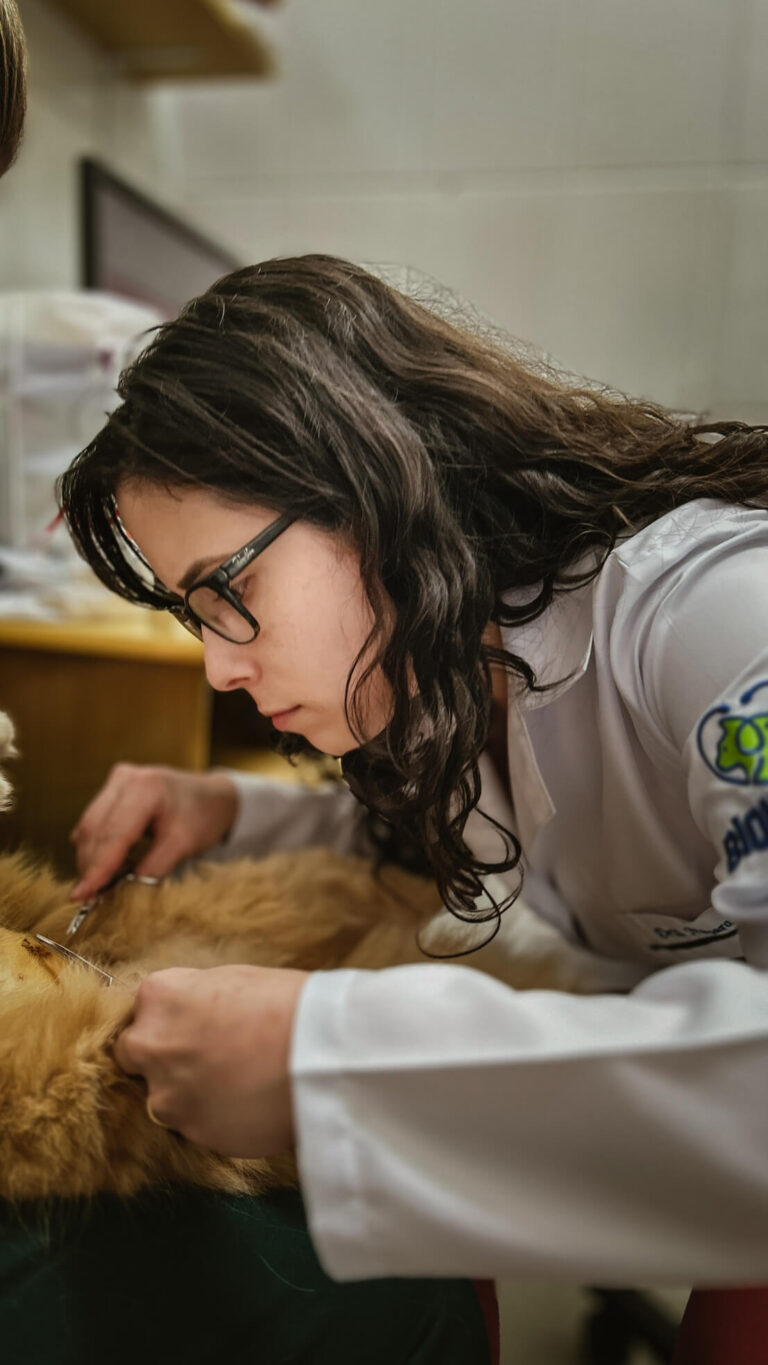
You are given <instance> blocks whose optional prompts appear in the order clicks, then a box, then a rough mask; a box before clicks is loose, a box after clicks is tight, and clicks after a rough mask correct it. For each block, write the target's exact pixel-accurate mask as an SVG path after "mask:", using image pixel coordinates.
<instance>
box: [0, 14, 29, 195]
mask: <svg viewBox="0 0 768 1365" xmlns="http://www.w3.org/2000/svg"><path fill="white" fill-rule="evenodd" d="M26 108H27V50H26V44H25V42H24V30H23V28H22V27H21V16H20V15H19V10H18V6H17V5H16V0H0V175H4V174H5V172H6V171H7V170H8V167H9V166H11V165H12V164H13V162H14V160H15V158H16V153H17V152H18V150H19V143H20V142H21V134H22V131H23V128H24V115H25V113H26Z"/></svg>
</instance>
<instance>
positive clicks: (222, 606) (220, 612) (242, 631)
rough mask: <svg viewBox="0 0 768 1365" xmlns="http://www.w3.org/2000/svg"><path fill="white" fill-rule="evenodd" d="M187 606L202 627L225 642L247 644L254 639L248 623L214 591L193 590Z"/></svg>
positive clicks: (203, 588)
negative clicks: (206, 627) (208, 629)
mask: <svg viewBox="0 0 768 1365" xmlns="http://www.w3.org/2000/svg"><path fill="white" fill-rule="evenodd" d="M188 605H189V608H190V610H191V611H193V612H194V613H195V616H196V617H197V618H198V619H199V620H200V621H201V622H202V623H203V625H204V626H209V627H210V628H211V630H215V631H216V633H217V634H218V635H223V636H224V639H225V640H232V642H233V643H234V644H247V643H248V641H249V640H252V639H253V638H254V635H255V631H254V629H253V626H252V625H251V623H250V621H247V620H246V619H245V617H244V616H241V615H240V612H239V611H238V610H237V608H236V607H235V606H233V604H232V603H231V602H228V601H227V600H226V598H225V597H222V596H221V595H220V594H219V593H217V592H216V591H215V589H213V588H209V587H205V586H201V587H199V588H195V589H193V591H192V592H191V593H190V594H189V599H188Z"/></svg>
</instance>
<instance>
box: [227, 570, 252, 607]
mask: <svg viewBox="0 0 768 1365" xmlns="http://www.w3.org/2000/svg"><path fill="white" fill-rule="evenodd" d="M250 581H251V578H250V575H249V576H248V578H242V579H237V580H236V581H235V582H234V583H230V585H229V591H230V592H231V593H232V596H233V597H236V598H237V600H238V602H244V601H245V598H246V594H247V591H248V584H249V583H250Z"/></svg>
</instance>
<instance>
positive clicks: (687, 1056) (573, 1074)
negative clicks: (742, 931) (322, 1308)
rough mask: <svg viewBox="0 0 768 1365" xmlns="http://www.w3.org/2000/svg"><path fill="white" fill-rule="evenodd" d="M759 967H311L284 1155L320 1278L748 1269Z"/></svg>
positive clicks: (765, 1184)
mask: <svg viewBox="0 0 768 1365" xmlns="http://www.w3.org/2000/svg"><path fill="white" fill-rule="evenodd" d="M767 1062H768V982H767V981H766V977H765V974H764V973H762V972H761V971H759V970H756V969H753V968H750V967H746V966H743V965H741V964H738V963H732V962H717V963H714V962H701V963H692V964H690V965H686V966H681V967H674V968H669V969H667V970H665V971H662V972H659V973H658V974H657V975H656V976H654V977H651V978H649V979H648V980H647V981H645V982H643V983H642V984H641V985H640V986H639V987H638V988H637V989H636V990H635V991H634V992H633V994H632V995H630V996H595V997H574V996H566V995H557V994H556V993H554V992H539V991H528V992H517V991H513V990H511V989H509V988H508V987H506V986H504V985H502V984H501V983H499V982H497V981H494V980H492V979H491V978H489V977H484V976H482V975H481V974H480V973H479V972H476V971H473V970H471V969H469V968H464V967H460V966H448V965H424V966H421V965H416V966H407V967H396V968H391V969H389V970H387V971H383V972H361V971H336V972H327V973H323V972H319V973H316V974H315V975H314V976H312V977H311V978H310V979H309V982H308V985H307V987H306V988H305V990H304V992H303V994H302V997H301V1001H300V1005H299V1011H298V1015H297V1020H296V1025H295V1030H294V1041H293V1057H292V1070H293V1077H294V1097H295V1113H296V1122H297V1131H298V1152H299V1168H300V1172H301V1179H302V1186H303V1190H304V1196H305V1200H306V1203H307V1208H308V1214H309V1223H310V1228H311V1231H312V1235H313V1238H314V1241H315V1245H316V1247H317V1250H318V1253H319V1255H320V1258H321V1260H322V1262H323V1264H324V1266H325V1268H326V1269H327V1271H328V1272H329V1274H331V1275H332V1276H334V1277H336V1278H337V1279H342V1280H344V1279H361V1278H365V1277H368V1276H386V1275H472V1276H497V1275H507V1276H512V1277H515V1278H518V1279H523V1278H526V1277H530V1278H535V1279H538V1280H543V1279H553V1280H572V1281H577V1282H581V1283H584V1282H587V1283H589V1282H592V1283H605V1284H616V1285H631V1284H637V1283H642V1284H652V1283H665V1282H666V1283H668V1284H681V1283H682V1284H686V1283H692V1282H696V1283H700V1284H703V1283H712V1284H729V1283H731V1284H746V1283H751V1282H755V1281H761V1280H762V1281H765V1280H768V1235H767V1233H768V1105H767V1104H766V1103H765V1075H766V1063H767Z"/></svg>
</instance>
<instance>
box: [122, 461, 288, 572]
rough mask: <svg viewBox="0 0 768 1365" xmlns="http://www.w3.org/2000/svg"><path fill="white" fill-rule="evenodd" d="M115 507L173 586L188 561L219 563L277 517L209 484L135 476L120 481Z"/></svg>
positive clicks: (159, 570) (149, 558) (127, 526)
mask: <svg viewBox="0 0 768 1365" xmlns="http://www.w3.org/2000/svg"><path fill="white" fill-rule="evenodd" d="M117 508H118V512H119V513H120V520H121V521H122V523H123V525H124V526H125V529H126V531H127V532H128V534H129V536H130V537H131V538H132V539H133V540H135V542H136V544H137V545H138V546H139V549H140V550H141V552H142V554H143V555H144V556H145V558H146V559H148V560H149V563H150V564H151V565H152V568H153V569H154V571H155V573H156V574H157V575H158V577H159V578H160V579H161V580H162V582H163V583H165V584H166V585H167V586H168V587H169V588H174V587H176V586H177V585H178V583H179V580H180V579H181V578H182V577H183V575H184V574H185V573H186V571H187V569H188V568H189V566H190V564H193V563H195V562H196V561H198V560H204V561H206V562H207V563H208V562H209V563H210V565H211V567H213V566H214V565H215V564H219V563H221V562H222V561H223V560H225V559H228V558H229V557H230V555H232V554H234V552H235V551H236V550H239V549H240V548H241V546H242V545H245V544H247V542H248V541H249V540H253V538H254V536H257V535H258V534H259V532H260V531H263V530H264V528H265V527H266V526H269V524H270V522H272V521H274V519H275V513H274V512H273V511H271V510H270V509H268V508H266V507H263V506H262V505H261V504H259V503H255V502H254V503H242V502H233V501H230V500H227V499H224V498H221V497H219V496H218V495H217V494H215V493H213V492H211V491H209V490H207V489H202V488H162V487H159V486H157V485H155V484H148V483H135V482H133V483H126V484H122V485H120V487H119V488H118V490H117Z"/></svg>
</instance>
